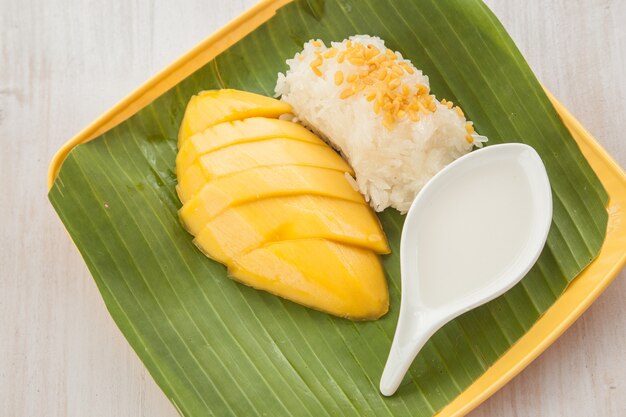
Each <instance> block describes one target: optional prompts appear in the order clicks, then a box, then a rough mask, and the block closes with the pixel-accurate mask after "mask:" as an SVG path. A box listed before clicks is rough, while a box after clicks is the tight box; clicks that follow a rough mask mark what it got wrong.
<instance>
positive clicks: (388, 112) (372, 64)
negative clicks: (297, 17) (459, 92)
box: [311, 40, 474, 143]
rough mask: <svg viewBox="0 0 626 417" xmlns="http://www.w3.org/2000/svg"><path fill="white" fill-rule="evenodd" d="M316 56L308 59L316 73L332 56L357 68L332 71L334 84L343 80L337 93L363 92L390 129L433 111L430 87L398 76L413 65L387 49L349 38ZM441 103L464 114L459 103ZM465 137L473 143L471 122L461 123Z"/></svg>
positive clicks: (434, 103) (409, 71)
mask: <svg viewBox="0 0 626 417" xmlns="http://www.w3.org/2000/svg"><path fill="white" fill-rule="evenodd" d="M312 44H313V45H314V46H315V47H321V46H323V43H322V42H320V41H314V42H312ZM315 54H316V57H315V59H314V60H313V61H312V62H311V70H312V71H313V72H314V73H315V75H317V76H318V77H321V76H322V72H321V70H320V66H321V65H322V64H323V62H324V60H325V59H336V60H337V63H339V64H342V63H344V62H346V61H347V62H349V63H350V64H351V65H354V66H355V67H359V68H358V71H356V72H353V73H352V74H350V75H348V76H345V75H344V72H343V71H337V72H335V75H334V82H335V85H337V86H339V85H342V84H343V83H344V82H347V86H346V88H344V89H343V90H342V91H341V93H340V95H339V97H340V98H341V99H347V98H349V97H351V96H353V95H354V94H356V93H359V92H363V93H364V94H365V97H366V99H367V101H369V102H372V103H373V108H374V112H375V113H376V114H381V115H382V117H383V125H384V126H385V127H387V128H388V129H390V130H391V129H393V126H394V123H395V122H397V121H399V120H401V119H403V118H405V117H408V118H409V119H410V120H411V121H413V122H417V121H419V120H420V113H424V114H428V113H434V112H436V111H437V100H435V96H433V95H431V94H430V90H429V88H428V87H427V86H425V85H423V84H415V85H410V84H408V83H406V82H404V81H403V80H402V78H403V76H404V74H405V73H406V74H410V75H412V74H415V69H414V68H413V67H412V66H411V65H410V64H409V63H408V62H406V61H399V60H398V55H396V53H395V52H394V51H392V50H391V49H385V50H384V51H381V50H379V49H378V48H377V47H376V46H374V45H372V44H369V45H364V44H362V43H355V42H352V41H350V40H349V41H347V42H346V49H345V50H341V51H340V50H339V49H337V48H335V47H331V48H329V49H328V50H327V51H326V52H324V53H322V52H320V51H316V52H315ZM441 104H442V105H444V106H446V107H447V108H448V109H453V110H454V111H455V112H456V114H457V115H458V116H459V117H461V118H465V115H464V113H463V111H462V110H461V108H460V107H458V106H456V107H455V106H454V103H453V102H451V101H448V100H445V99H443V100H441ZM465 129H466V131H467V137H466V140H467V141H468V142H469V143H473V141H474V139H473V137H472V134H473V133H474V127H473V126H472V124H471V122H467V123H466V125H465Z"/></svg>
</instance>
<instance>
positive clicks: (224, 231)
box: [176, 90, 389, 320]
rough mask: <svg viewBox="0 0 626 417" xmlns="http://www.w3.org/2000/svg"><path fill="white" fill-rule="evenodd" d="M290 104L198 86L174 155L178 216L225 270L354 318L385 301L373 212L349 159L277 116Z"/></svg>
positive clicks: (383, 246)
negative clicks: (350, 177) (357, 187)
mask: <svg viewBox="0 0 626 417" xmlns="http://www.w3.org/2000/svg"><path fill="white" fill-rule="evenodd" d="M289 112H291V107H290V106H288V105H287V104H285V103H283V102H280V101H278V100H274V99H272V98H269V97H263V96H259V95H256V94H252V93H247V92H242V91H235V90H218V91H205V92H202V93H200V94H198V95H197V96H194V97H193V98H192V99H191V100H190V102H189V104H188V106H187V109H186V111H185V116H184V118H183V122H182V125H181V128H180V132H179V153H178V155H177V158H176V175H177V177H178V181H179V184H178V186H177V191H178V193H179V197H180V198H181V201H182V202H183V207H182V208H181V209H180V211H179V215H180V219H181V222H182V223H183V224H184V226H185V227H186V228H187V230H188V231H189V232H190V233H191V234H192V235H194V236H195V238H194V243H195V244H196V245H197V246H198V247H199V248H200V249H201V250H202V251H203V252H204V253H205V254H206V255H207V256H209V257H211V258H213V259H216V260H218V261H220V262H222V263H224V264H225V265H226V266H227V267H228V271H229V275H230V276H231V277H232V278H234V279H236V280H238V281H240V282H242V283H244V284H246V285H249V286H252V287H254V288H257V289H260V290H265V291H268V292H270V293H273V294H276V295H278V296H280V297H283V298H286V299H288V300H291V301H294V302H297V303H300V304H303V305H305V306H308V307H311V308H314V309H317V310H321V311H325V312H328V313H331V314H334V315H337V316H340V317H346V318H349V319H353V320H366V319H376V318H378V317H380V316H382V315H384V314H385V313H386V312H387V310H388V304H389V295H388V291H387V284H386V280H385V276H384V272H383V270H382V266H381V264H380V261H379V259H378V255H377V254H378V253H388V252H389V247H388V244H387V241H386V238H385V235H384V233H383V231H382V229H381V227H380V223H379V222H378V218H377V217H376V215H375V214H374V213H373V211H372V210H371V209H370V207H369V206H368V205H367V203H366V202H365V200H364V198H363V196H362V195H361V194H359V193H358V192H356V191H355V190H354V189H353V188H352V186H351V185H350V183H349V182H348V180H347V179H346V176H345V172H348V173H350V174H352V170H351V169H350V167H349V166H348V165H347V164H346V163H345V162H344V161H343V160H342V159H341V158H340V157H339V155H338V154H336V153H335V152H334V151H333V150H332V149H331V148H330V147H329V146H328V145H327V144H326V143H325V142H323V141H322V140H321V139H320V138H318V137H317V136H315V135H314V134H313V133H311V132H310V131H308V130H307V129H305V128H304V127H302V126H300V125H298V124H295V123H292V122H288V121H282V120H278V119H276V118H277V117H278V116H280V115H281V114H284V113H289Z"/></svg>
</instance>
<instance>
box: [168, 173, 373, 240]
mask: <svg viewBox="0 0 626 417" xmlns="http://www.w3.org/2000/svg"><path fill="white" fill-rule="evenodd" d="M302 194H311V195H319V196H327V197H335V198H339V199H344V200H348V201H354V202H357V203H361V204H365V201H364V200H363V196H362V195H361V194H359V193H358V192H356V191H355V190H354V188H352V186H351V185H350V183H348V180H347V179H346V177H345V174H344V173H342V172H340V171H333V170H329V169H325V168H315V167H305V166H296V165H285V166H278V167H259V168H254V169H249V170H246V171H241V172H238V173H235V174H232V175H229V176H226V177H221V178H218V179H216V180H214V181H211V182H209V183H207V184H206V185H205V186H204V187H203V188H202V190H200V191H199V192H198V193H196V194H195V195H194V196H193V197H192V198H191V199H190V200H188V201H187V202H185V203H184V204H183V207H182V208H181V209H180V212H179V214H180V219H181V221H182V222H183V224H184V226H185V227H186V228H187V230H188V231H189V233H191V234H192V235H197V234H198V233H199V232H200V231H201V230H202V229H203V228H204V226H205V225H206V224H207V223H208V222H209V220H211V219H212V218H214V217H215V216H217V215H218V214H220V213H221V212H223V211H224V210H226V209H227V208H229V207H234V206H237V205H240V204H244V203H248V202H251V201H255V200H261V199H264V198H270V197H280V196H289V195H302Z"/></svg>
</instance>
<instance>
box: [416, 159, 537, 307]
mask: <svg viewBox="0 0 626 417" xmlns="http://www.w3.org/2000/svg"><path fill="white" fill-rule="evenodd" d="M446 182H447V184H439V185H441V186H438V187H437V189H433V190H431V191H433V194H432V195H430V196H429V198H428V202H429V204H428V205H427V206H425V207H422V208H421V215H420V218H419V220H418V221H417V228H418V233H417V234H418V236H419V237H418V247H417V253H416V255H417V263H418V265H417V267H418V277H419V289H420V291H419V293H420V298H421V299H422V300H421V301H422V303H423V304H424V305H425V306H427V307H431V308H436V307H439V306H441V305H443V304H446V303H448V302H453V301H455V300H457V299H459V298H461V297H463V296H466V295H468V294H469V293H472V292H473V291H475V290H478V289H481V288H484V287H485V286H486V285H488V284H489V283H491V282H493V281H495V280H497V279H498V278H499V277H500V276H501V275H502V274H503V273H505V271H506V270H507V268H508V267H509V266H510V265H511V264H513V263H514V261H515V260H516V259H517V257H518V256H519V255H520V254H521V253H522V252H523V249H524V247H525V246H526V245H527V244H529V241H530V237H531V229H532V224H533V209H532V207H533V202H532V198H533V196H532V193H531V188H530V184H529V179H528V178H527V176H526V174H525V172H524V168H523V167H522V165H521V164H520V163H518V162H515V161H511V160H509V161H499V162H494V161H490V162H489V163H488V164H485V165H483V166H479V167H475V168H473V169H472V170H470V171H469V172H463V173H462V174H461V175H454V176H450V177H448V178H447V179H446Z"/></svg>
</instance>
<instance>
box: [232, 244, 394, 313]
mask: <svg viewBox="0 0 626 417" xmlns="http://www.w3.org/2000/svg"><path fill="white" fill-rule="evenodd" d="M229 273H230V275H231V276H232V277H233V278H234V279H236V280H238V281H240V282H242V283H244V284H246V285H249V286H251V287H253V288H257V289H260V290H265V291H268V292H270V293H272V294H275V295H278V296H280V297H283V298H286V299H288V300H291V301H295V302H296V303H300V304H303V305H305V306H308V307H311V308H314V309H317V310H321V311H325V312H328V313H331V314H334V315H337V316H340V317H345V318H350V319H353V320H362V319H377V318H379V317H381V316H382V315H383V314H385V313H386V312H387V310H388V308H389V295H388V290H387V285H386V283H385V280H384V279H381V278H382V277H383V276H384V273H383V271H382V266H381V264H380V261H379V259H378V257H377V256H376V255H375V254H374V253H373V252H372V251H369V250H366V249H361V248H356V247H353V246H348V245H343V244H340V243H337V242H333V241H330V240H326V239H301V240H285V241H281V242H272V243H268V244H267V245H264V246H262V247H260V248H258V249H254V250H252V251H250V252H249V253H246V254H245V255H243V256H241V257H239V258H237V259H235V260H234V262H233V263H232V265H231V266H230V268H229Z"/></svg>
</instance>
